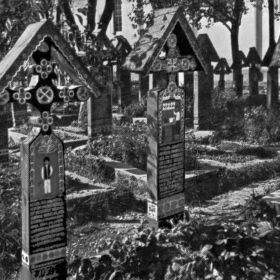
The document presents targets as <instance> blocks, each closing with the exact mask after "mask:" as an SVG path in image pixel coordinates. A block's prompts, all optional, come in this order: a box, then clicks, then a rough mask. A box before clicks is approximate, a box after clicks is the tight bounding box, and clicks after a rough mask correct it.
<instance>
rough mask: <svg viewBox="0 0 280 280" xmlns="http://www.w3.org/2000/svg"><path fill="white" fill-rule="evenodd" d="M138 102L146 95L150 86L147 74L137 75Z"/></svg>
mask: <svg viewBox="0 0 280 280" xmlns="http://www.w3.org/2000/svg"><path fill="white" fill-rule="evenodd" d="M139 78H140V79H139V100H138V101H139V102H142V100H143V99H144V98H146V97H147V93H148V91H149V88H150V77H149V75H146V76H143V75H141V74H140V75H139Z"/></svg>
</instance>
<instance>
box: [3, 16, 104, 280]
mask: <svg viewBox="0 0 280 280" xmlns="http://www.w3.org/2000/svg"><path fill="white" fill-rule="evenodd" d="M30 61H31V64H32V69H33V75H36V76H38V82H37V84H34V85H33V86H32V87H29V88H25V87H23V86H20V87H17V88H12V87H11V85H12V83H13V80H14V79H15V78H16V73H17V71H18V70H19V69H20V68H22V66H23V65H24V64H25V63H28V62H30ZM58 65H59V66H60V67H63V69H64V70H65V71H66V72H67V74H68V75H69V76H70V77H72V76H73V79H74V80H75V82H79V83H78V84H77V85H75V86H71V87H63V88H58V87H57V84H56V79H57V75H56V74H55V67H56V66H58ZM68 68H69V69H68ZM67 69H68V70H69V71H67ZM90 92H94V93H96V94H97V93H99V90H98V87H97V83H96V82H95V80H93V79H92V78H91V77H90V74H89V72H88V71H87V69H86V68H85V67H84V65H83V64H82V63H81V61H80V60H79V58H77V56H76V55H75V52H74V50H72V49H71V48H70V46H69V45H68V43H67V42H66V41H65V40H64V38H63V37H62V35H61V34H60V33H59V32H58V31H57V30H56V27H55V26H54V25H53V23H52V22H51V21H49V20H48V21H42V22H38V23H34V24H31V25H29V26H28V27H27V28H26V30H25V31H24V32H23V34H22V35H21V37H20V38H19V39H18V41H17V42H16V44H15V46H14V47H13V48H12V49H11V50H10V51H9V53H8V54H7V55H6V56H5V58H4V59H3V60H2V61H1V63H0V105H5V104H7V103H9V102H12V103H20V104H27V103H29V104H31V105H32V106H34V107H35V108H36V109H37V110H38V111H39V112H40V114H41V117H40V118H39V120H38V122H39V125H40V126H41V129H40V132H39V133H38V134H37V135H36V136H30V137H28V138H27V139H26V140H25V141H24V142H23V143H22V144H21V180H22V271H21V279H22V280H32V279H36V280H40V279H41V280H43V279H52V280H65V279H66V276H67V271H66V245H67V237H66V203H65V178H64V177H65V170H64V169H65V167H64V147H63V142H62V140H60V139H59V138H58V137H57V136H56V135H55V133H54V132H53V131H52V124H53V118H52V116H51V115H50V109H51V106H52V104H53V103H55V102H62V103H64V102H69V101H86V100H87V99H88V98H89V96H90Z"/></svg>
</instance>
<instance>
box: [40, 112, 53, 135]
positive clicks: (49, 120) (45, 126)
mask: <svg viewBox="0 0 280 280" xmlns="http://www.w3.org/2000/svg"><path fill="white" fill-rule="evenodd" d="M38 122H39V124H40V125H41V126H42V130H43V131H44V132H46V131H48V130H49V128H50V126H51V125H52V124H53V117H52V116H50V113H49V112H47V111H44V112H43V113H42V117H41V118H39V121H38Z"/></svg>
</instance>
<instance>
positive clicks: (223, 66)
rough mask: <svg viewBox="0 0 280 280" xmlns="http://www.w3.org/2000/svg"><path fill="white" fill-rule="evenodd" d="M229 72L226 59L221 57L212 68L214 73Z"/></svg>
mask: <svg viewBox="0 0 280 280" xmlns="http://www.w3.org/2000/svg"><path fill="white" fill-rule="evenodd" d="M230 72H231V70H230V67H229V65H228V62H227V60H226V59H225V58H224V57H222V58H221V59H220V60H219V62H218V64H217V65H216V67H215V69H214V73H215V74H229V73H230Z"/></svg>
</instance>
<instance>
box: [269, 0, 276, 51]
mask: <svg viewBox="0 0 280 280" xmlns="http://www.w3.org/2000/svg"><path fill="white" fill-rule="evenodd" d="M268 14H269V19H268V20H269V46H273V45H275V38H274V34H275V26H274V0H268Z"/></svg>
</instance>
